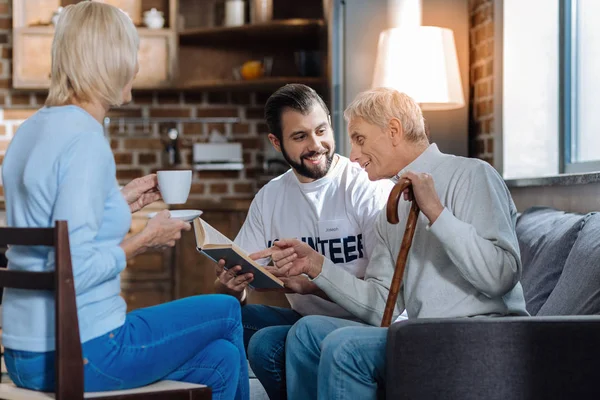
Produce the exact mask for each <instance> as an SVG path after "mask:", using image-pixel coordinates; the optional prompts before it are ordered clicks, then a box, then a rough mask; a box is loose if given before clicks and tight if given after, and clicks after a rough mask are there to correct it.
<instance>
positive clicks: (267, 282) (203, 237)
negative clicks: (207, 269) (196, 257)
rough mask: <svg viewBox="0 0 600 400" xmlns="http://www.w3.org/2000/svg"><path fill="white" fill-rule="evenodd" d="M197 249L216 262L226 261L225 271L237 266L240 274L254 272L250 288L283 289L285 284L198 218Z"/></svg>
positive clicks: (196, 230) (195, 222)
mask: <svg viewBox="0 0 600 400" xmlns="http://www.w3.org/2000/svg"><path fill="white" fill-rule="evenodd" d="M194 233H195V235H196V249H197V250H198V251H199V252H200V253H202V254H204V255H205V256H207V257H208V258H210V259H212V260H213V261H215V262H219V260H221V259H223V260H225V269H229V268H233V267H235V266H236V265H239V266H241V267H242V270H241V271H240V272H239V273H240V274H245V273H248V272H252V273H253V274H254V280H253V281H252V282H250V284H249V286H250V287H252V288H254V289H282V288H283V282H281V281H280V280H279V279H277V277H276V276H274V275H273V274H271V273H270V272H269V271H267V270H266V269H265V268H264V267H262V266H261V265H260V264H259V263H257V262H256V261H254V260H253V259H251V258H250V257H248V254H247V253H246V252H245V251H244V250H242V249H240V248H239V247H237V246H236V245H235V243H233V242H232V241H231V240H229V239H228V238H227V237H226V236H225V235H223V234H222V233H221V232H219V231H218V230H216V229H215V228H213V227H212V226H211V225H210V224H208V223H207V222H206V221H204V220H203V219H202V218H200V217H198V218H196V219H195V220H194Z"/></svg>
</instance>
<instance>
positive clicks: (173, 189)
mask: <svg viewBox="0 0 600 400" xmlns="http://www.w3.org/2000/svg"><path fill="white" fill-rule="evenodd" d="M156 175H157V177H158V188H159V190H160V194H161V195H162V198H163V201H164V202H165V203H167V204H183V203H185V202H186V201H187V198H188V196H189V195H190V189H191V187H192V171H191V170H175V171H158V172H157V173H156Z"/></svg>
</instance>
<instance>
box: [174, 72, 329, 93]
mask: <svg viewBox="0 0 600 400" xmlns="http://www.w3.org/2000/svg"><path fill="white" fill-rule="evenodd" d="M288 83H303V84H305V85H308V86H311V87H313V88H318V87H320V86H324V85H326V84H327V80H326V79H325V78H320V77H319V78H305V77H297V76H296V77H295V76H290V77H271V78H263V79H254V80H248V81H243V80H242V81H234V80H198V81H190V82H186V83H184V84H182V85H179V86H178V89H181V90H207V91H244V90H250V91H252V90H264V91H272V90H275V89H278V88H280V87H281V86H283V85H285V84H288Z"/></svg>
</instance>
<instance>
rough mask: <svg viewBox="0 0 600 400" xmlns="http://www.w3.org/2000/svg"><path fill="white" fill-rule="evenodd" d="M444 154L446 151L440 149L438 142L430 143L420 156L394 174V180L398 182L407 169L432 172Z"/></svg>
mask: <svg viewBox="0 0 600 400" xmlns="http://www.w3.org/2000/svg"><path fill="white" fill-rule="evenodd" d="M443 155H444V153H442V152H441V151H440V150H439V149H438V147H437V144H435V143H432V144H430V145H429V147H427V149H425V151H424V152H423V153H421V155H420V156H419V157H417V158H416V159H415V160H414V161H413V162H411V163H410V164H408V165H407V166H406V167H404V168H402V170H400V172H398V173H397V174H396V175H394V176H393V177H392V181H393V182H394V183H398V181H399V180H400V177H401V176H402V175H403V174H404V173H405V172H407V171H411V172H431V171H432V170H433V169H434V168H435V167H436V166H437V165H438V164H439V163H440V162H441V160H442V156H443Z"/></svg>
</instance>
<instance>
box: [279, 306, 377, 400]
mask: <svg viewBox="0 0 600 400" xmlns="http://www.w3.org/2000/svg"><path fill="white" fill-rule="evenodd" d="M387 331H388V330H387V328H378V327H374V326H369V325H365V324H361V323H360V322H354V321H348V320H345V319H339V318H333V317H322V316H316V315H315V316H308V317H304V318H302V319H301V320H300V321H299V322H298V323H296V324H295V325H294V326H293V328H292V329H290V331H289V333H288V337H287V340H286V350H285V351H286V380H287V393H288V399H289V400H296V399H298V400H300V399H302V400H304V399H318V400H342V399H361V400H376V399H378V398H381V395H382V393H383V389H384V383H385V381H384V379H385V348H386V343H387Z"/></svg>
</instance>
